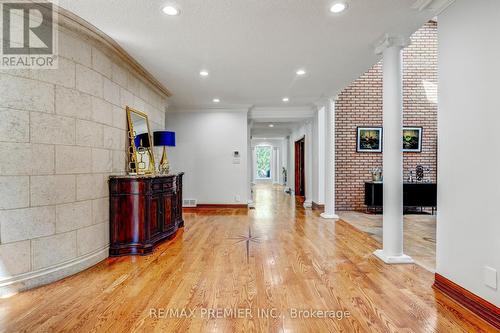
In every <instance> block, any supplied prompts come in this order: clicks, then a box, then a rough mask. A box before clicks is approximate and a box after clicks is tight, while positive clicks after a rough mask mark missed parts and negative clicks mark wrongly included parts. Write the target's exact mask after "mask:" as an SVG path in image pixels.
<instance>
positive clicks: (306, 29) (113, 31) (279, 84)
mask: <svg viewBox="0 0 500 333" xmlns="http://www.w3.org/2000/svg"><path fill="white" fill-rule="evenodd" d="M172 3H173V2H169V1H168V0H166V1H165V0H106V1H102V0H59V5H60V6H62V7H64V8H66V9H69V10H70V11H72V12H74V13H75V14H77V15H79V16H81V17H82V18H84V19H85V20H87V21H89V22H90V23H92V24H93V25H95V26H96V27H98V28H99V29H101V30H102V31H104V32H105V33H106V34H108V35H109V36H110V37H112V38H113V39H115V40H116V41H117V42H118V43H119V44H120V45H121V46H122V47H123V48H124V49H125V50H126V51H127V52H129V53H130V54H131V55H132V56H133V57H134V58H135V59H136V60H137V61H139V62H140V63H141V65H143V66H144V67H145V68H146V69H147V70H148V71H150V72H151V73H152V74H153V75H155V76H156V78H157V79H158V80H160V81H161V82H162V83H163V84H165V86H167V87H168V88H169V90H171V91H172V93H173V97H172V99H171V104H173V105H175V106H176V107H179V108H180V107H182V106H191V107H193V106H194V107H202V106H208V105H213V104H212V102H211V101H212V99H213V98H214V97H219V98H220V99H221V104H220V105H223V106H231V105H256V106H274V105H282V102H281V99H282V97H283V96H288V97H289V98H290V103H288V105H291V106H293V105H307V104H310V103H313V102H314V101H316V100H318V98H320V97H321V96H323V95H325V96H329V95H331V94H332V93H334V92H335V91H339V90H340V89H342V88H344V87H345V86H346V85H347V84H349V83H350V82H351V81H352V80H354V79H355V78H356V77H358V76H359V75H360V74H361V73H363V72H364V71H365V70H367V69H368V68H369V67H370V66H371V65H372V64H374V63H375V62H376V61H377V60H378V58H377V56H376V55H375V54H374V52H373V46H374V44H375V43H376V42H377V41H378V40H379V39H380V38H381V37H382V36H383V34H384V33H387V32H391V33H402V34H405V35H409V34H411V33H412V32H413V31H415V30H417V29H418V28H419V27H420V26H422V25H423V24H424V23H425V22H426V21H427V20H428V19H430V18H432V17H433V16H434V15H435V13H433V12H432V11H418V10H416V9H412V8H411V7H412V4H413V3H414V0H350V1H349V9H348V10H347V11H346V12H344V13H342V14H340V15H339V14H337V15H336V14H332V13H330V12H329V10H328V8H329V5H330V4H331V3H332V0H210V1H207V0H177V1H176V2H175V5H176V6H178V7H179V8H180V10H181V15H180V16H175V17H170V16H167V15H165V14H163V12H162V10H161V9H162V8H163V6H165V5H166V4H172ZM298 68H305V69H306V70H307V71H308V73H307V75H306V76H305V77H300V78H297V77H296V76H295V71H296V70H297V69H298ZM201 69H207V70H209V71H210V75H209V76H208V77H207V78H201V77H200V76H199V74H198V73H199V71H200V70H201Z"/></svg>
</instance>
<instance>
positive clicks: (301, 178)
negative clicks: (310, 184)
mask: <svg viewBox="0 0 500 333" xmlns="http://www.w3.org/2000/svg"><path fill="white" fill-rule="evenodd" d="M304 150H305V137H303V138H302V139H300V140H298V141H295V195H298V196H301V197H303V196H305V194H306V189H305V178H306V177H305V170H304V165H305V162H304V157H305V154H304Z"/></svg>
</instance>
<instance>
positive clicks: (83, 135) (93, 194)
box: [0, 27, 166, 292]
mask: <svg viewBox="0 0 500 333" xmlns="http://www.w3.org/2000/svg"><path fill="white" fill-rule="evenodd" d="M59 30H60V31H59V56H60V58H59V68H58V69H47V70H2V71H0V289H1V290H2V292H4V291H5V290H6V289H8V288H11V289H15V290H17V289H23V288H28V287H32V286H35V285H38V284H42V283H45V282H50V281H51V280H54V279H56V278H60V277H62V276H65V275H68V274H71V273H74V272H75V271H78V270H81V269H84V268H86V267H88V266H90V265H92V264H94V263H96V262H98V261H100V260H102V259H103V258H106V257H107V253H108V244H109V224H108V222H109V221H108V220H109V212H108V209H109V208H108V206H109V201H108V186H107V177H108V176H109V175H110V174H121V173H124V172H125V168H126V158H127V156H126V145H127V134H126V112H125V106H131V107H134V108H136V109H138V110H141V111H143V112H145V113H146V114H148V117H149V121H150V125H151V127H152V130H157V129H163V128H164V123H165V118H164V117H165V114H164V112H165V107H166V96H165V95H164V94H162V93H161V92H160V91H159V90H157V89H155V88H154V87H153V85H151V84H150V83H148V81H147V80H144V79H143V77H141V75H139V74H137V73H136V72H135V71H133V70H132V69H131V68H130V67H129V66H128V65H127V63H126V62H124V61H123V60H121V59H122V58H120V57H119V56H117V55H116V54H115V53H114V52H113V51H112V50H111V49H107V48H106V47H103V45H102V44H101V43H100V42H99V40H98V39H95V38H90V37H89V36H86V35H83V34H78V33H74V32H72V31H70V30H68V29H65V28H62V27H59ZM65 266H68V267H70V268H69V269H68V268H63V267H65ZM37 275H40V276H39V277H37V278H32V277H34V276H37Z"/></svg>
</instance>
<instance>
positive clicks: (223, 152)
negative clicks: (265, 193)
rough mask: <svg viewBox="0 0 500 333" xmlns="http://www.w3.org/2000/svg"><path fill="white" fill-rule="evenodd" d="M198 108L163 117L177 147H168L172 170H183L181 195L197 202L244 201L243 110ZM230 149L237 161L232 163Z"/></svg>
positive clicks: (244, 152)
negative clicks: (237, 156)
mask: <svg viewBox="0 0 500 333" xmlns="http://www.w3.org/2000/svg"><path fill="white" fill-rule="evenodd" d="M200 111H201V112H200ZM200 111H194V112H193V111H189V112H188V111H180V110H177V111H176V112H173V113H170V112H169V113H167V116H166V127H167V129H168V130H170V131H174V132H175V134H176V145H177V146H176V147H169V149H168V154H169V160H170V163H171V166H172V170H173V171H184V172H185V173H186V174H185V176H184V177H185V178H184V179H185V181H184V189H183V191H184V192H183V196H184V198H185V199H196V200H198V204H246V203H247V197H248V195H247V177H248V176H247V150H248V146H247V112H246V110H244V111H242V110H222V109H221V110H200ZM234 151H239V152H240V156H241V158H240V163H239V164H233V152H234Z"/></svg>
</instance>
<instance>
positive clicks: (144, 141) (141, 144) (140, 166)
mask: <svg viewBox="0 0 500 333" xmlns="http://www.w3.org/2000/svg"><path fill="white" fill-rule="evenodd" d="M134 144H135V147H136V151H137V155H138V156H137V159H138V160H137V161H136V163H137V164H136V170H137V174H139V175H143V174H144V173H145V172H146V171H147V169H149V170H151V168H148V166H147V165H146V162H145V161H144V156H145V155H146V154H147V153H148V148H151V144H150V143H149V133H142V134H139V135H136V137H135V139H134ZM148 161H149V159H148ZM148 164H149V163H148ZM153 170H154V167H153Z"/></svg>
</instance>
